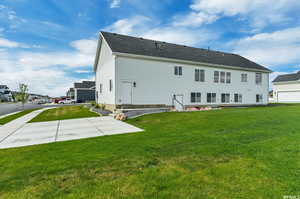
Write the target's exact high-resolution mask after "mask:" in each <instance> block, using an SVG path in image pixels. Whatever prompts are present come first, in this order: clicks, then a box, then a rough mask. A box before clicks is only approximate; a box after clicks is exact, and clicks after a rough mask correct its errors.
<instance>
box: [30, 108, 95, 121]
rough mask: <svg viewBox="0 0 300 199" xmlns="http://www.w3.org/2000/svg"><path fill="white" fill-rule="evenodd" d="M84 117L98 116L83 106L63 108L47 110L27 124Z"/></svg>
mask: <svg viewBox="0 0 300 199" xmlns="http://www.w3.org/2000/svg"><path fill="white" fill-rule="evenodd" d="M84 117H99V114H97V113H94V112H91V111H90V110H89V109H88V108H86V107H84V106H63V107H59V108H54V109H48V110H46V111H44V112H42V113H40V114H39V115H37V116H36V117H35V118H33V119H32V120H30V121H29V123H30V122H46V121H54V120H66V119H76V118H84Z"/></svg>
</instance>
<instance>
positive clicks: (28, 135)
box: [0, 110, 143, 149]
mask: <svg viewBox="0 0 300 199" xmlns="http://www.w3.org/2000/svg"><path fill="white" fill-rule="evenodd" d="M39 112H41V111H40V110H39V111H34V112H32V113H30V114H28V115H25V116H24V117H22V118H19V119H17V120H15V121H13V122H11V123H8V124H6V125H4V126H2V127H0V149H4V148H12V147H21V146H29V145H35V144H44V143H50V142H58V141H66V140H76V139H82V138H90V137H98V136H105V135H116V134H124V133H133V132H140V131H143V130H142V129H139V128H137V127H135V126H132V125H130V124H127V123H125V122H121V121H118V120H115V119H114V118H112V117H110V116H107V117H93V118H82V119H72V120H60V121H51V122H39V123H25V121H29V120H30V119H31V118H33V117H34V116H35V115H37V114H38V113H39Z"/></svg>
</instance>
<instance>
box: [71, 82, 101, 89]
mask: <svg viewBox="0 0 300 199" xmlns="http://www.w3.org/2000/svg"><path fill="white" fill-rule="evenodd" d="M95 85H96V84H95V81H83V82H82V83H74V88H92V87H94V86H95Z"/></svg>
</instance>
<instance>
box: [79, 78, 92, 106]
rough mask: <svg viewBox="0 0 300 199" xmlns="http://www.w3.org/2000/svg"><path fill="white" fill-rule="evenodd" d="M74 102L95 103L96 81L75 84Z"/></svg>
mask: <svg viewBox="0 0 300 199" xmlns="http://www.w3.org/2000/svg"><path fill="white" fill-rule="evenodd" d="M74 100H75V101H76V102H79V103H81V102H88V101H95V81H83V82H80V83H74Z"/></svg>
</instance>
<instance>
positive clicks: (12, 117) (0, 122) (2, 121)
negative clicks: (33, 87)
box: [0, 109, 38, 125]
mask: <svg viewBox="0 0 300 199" xmlns="http://www.w3.org/2000/svg"><path fill="white" fill-rule="evenodd" d="M36 110H38V109H29V110H24V111H21V112H18V113H16V114H13V115H9V116H6V117H4V118H1V119H0V125H4V124H6V123H8V122H11V121H13V120H15V119H17V118H19V117H22V116H24V115H26V114H28V113H31V112H32V111H36Z"/></svg>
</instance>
